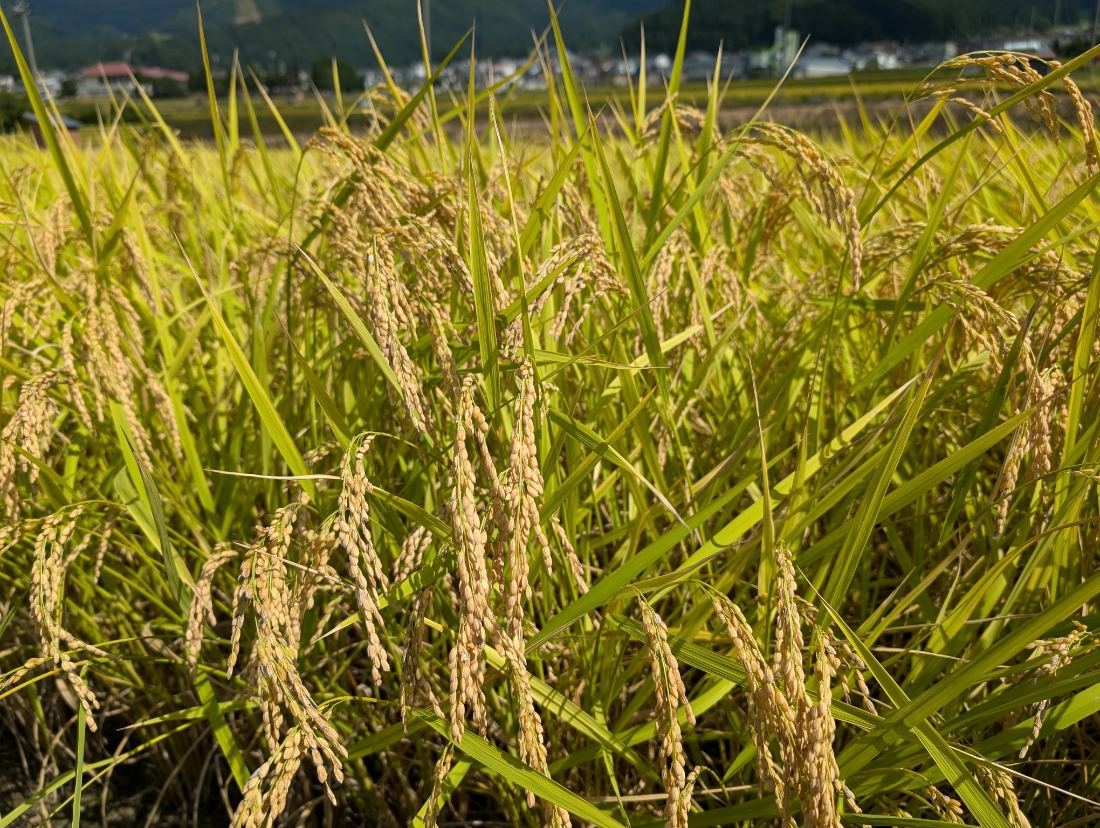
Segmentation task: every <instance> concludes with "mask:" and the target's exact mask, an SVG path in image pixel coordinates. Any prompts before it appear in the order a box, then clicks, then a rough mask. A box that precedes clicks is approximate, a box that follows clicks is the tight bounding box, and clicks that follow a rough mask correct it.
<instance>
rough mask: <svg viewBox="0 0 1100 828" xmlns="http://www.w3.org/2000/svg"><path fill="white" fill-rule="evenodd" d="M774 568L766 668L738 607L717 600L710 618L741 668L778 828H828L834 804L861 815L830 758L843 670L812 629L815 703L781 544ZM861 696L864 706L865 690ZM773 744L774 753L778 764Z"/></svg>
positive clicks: (791, 573)
mask: <svg viewBox="0 0 1100 828" xmlns="http://www.w3.org/2000/svg"><path fill="white" fill-rule="evenodd" d="M776 563H777V566H778V572H777V575H776V579H775V651H774V661H773V663H772V664H771V665H769V664H768V663H767V660H766V658H765V655H764V652H763V650H762V649H761V647H760V644H759V643H758V642H757V639H756V635H755V634H754V632H753V628H752V626H751V625H750V624H749V622H748V619H746V618H745V615H744V613H743V612H742V611H741V609H740V607H739V606H738V605H737V604H735V603H734V602H732V601H731V600H730V599H729V598H727V597H726V596H724V595H720V594H715V595H714V597H713V604H714V611H715V615H716V616H717V618H718V619H720V620H721V621H722V623H724V625H725V627H726V631H727V633H728V634H729V637H730V640H731V641H732V642H733V647H734V652H735V653H736V654H737V658H738V660H739V661H740V662H741V663H742V664H743V665H744V667H745V675H746V678H747V680H748V704H749V715H748V723H749V729H750V731H751V733H752V738H753V742H754V743H755V745H756V762H757V767H758V769H759V776H760V780H761V783H762V784H763V785H764V786H765V787H768V788H770V789H772V790H773V791H774V792H775V798H776V802H777V804H778V806H779V813H780V817H781V819H782V821H783V824H784V826H791V827H792V828H793V826H796V825H807V826H828V827H829V828H833V826H839V825H840V824H841V822H840V815H839V811H838V808H837V800H838V797H841V796H843V797H844V798H845V799H847V801H848V805H849V807H850V808H851V809H852V810H853V811H855V812H856V813H858V812H859V810H860V809H859V807H858V805H857V804H856V802H855V797H854V795H853V794H852V792H851V791H850V790H849V789H848V788H847V786H845V785H844V783H843V781H842V780H841V778H840V770H839V768H838V767H837V762H836V755H835V753H834V752H833V738H834V735H835V732H836V722H835V720H834V719H833V714H832V711H831V710H830V706H831V703H832V690H831V688H832V682H833V679H834V678H835V677H836V675H837V672H838V669H839V667H840V665H841V660H840V656H839V655H838V646H837V642H834V641H832V640H831V639H829V638H828V637H827V634H825V633H823V632H822V631H821V630H820V629H816V628H815V630H814V636H813V640H812V644H811V647H810V648H809V649H810V651H811V652H812V653H813V663H814V678H815V679H816V682H815V683H814V685H813V691H814V694H815V695H816V696H817V698H816V699H815V698H813V697H812V696H811V695H810V690H809V688H808V684H807V676H806V672H805V668H804V667H803V658H804V651H805V650H807V647H806V643H805V640H804V638H803V634H802V624H803V618H802V616H803V615H804V611H803V610H802V609H800V604H799V601H798V596H797V592H796V580H795V570H794V563H793V561H792V559H791V553H790V551H789V550H788V549H786V547H784V546H782V545H780V546H779V547H777V549H776ZM857 666H861V665H857ZM861 690H862V691H863V692H864V697H865V698H866V699H868V701H869V700H870V695H869V693H867V688H866V685H862V687H861ZM872 706H873V705H872ZM773 744H775V745H777V746H778V751H779V755H778V757H776V755H775V754H774V752H773V747H772V745H773ZM796 804H797V807H796ZM799 809H800V812H799ZM796 814H797V815H798V816H797V818H796Z"/></svg>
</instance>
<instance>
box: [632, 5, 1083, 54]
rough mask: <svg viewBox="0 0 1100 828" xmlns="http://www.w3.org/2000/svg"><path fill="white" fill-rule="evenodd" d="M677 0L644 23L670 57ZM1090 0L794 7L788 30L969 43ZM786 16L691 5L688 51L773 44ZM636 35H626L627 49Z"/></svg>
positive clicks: (1042, 21)
mask: <svg viewBox="0 0 1100 828" xmlns="http://www.w3.org/2000/svg"><path fill="white" fill-rule="evenodd" d="M683 7H684V4H683V2H682V0H678V2H674V3H671V4H669V5H667V6H665V7H663V8H661V9H658V10H656V11H654V12H651V13H650V14H648V15H646V16H645V17H644V18H643V22H644V24H645V32H646V42H647V43H648V44H649V45H651V46H652V47H653V48H654V49H658V50H666V51H667V50H671V49H672V48H673V47H674V45H675V42H676V37H677V35H678V32H679V26H680V19H681V16H682V14H683ZM1094 10H1095V4H1094V2H1093V0H891V2H882V0H793V2H792V3H791V5H790V11H791V26H792V28H794V29H797V30H798V31H800V32H802V33H805V34H809V35H811V36H812V38H813V39H814V40H817V41H825V42H829V43H836V44H839V45H849V44H854V43H860V42H863V41H868V40H880V39H891V40H902V41H921V40H934V39H942V38H966V37H970V36H973V35H977V34H985V33H989V32H993V31H998V30H1020V29H1044V28H1047V27H1049V26H1051V25H1053V24H1054V23H1055V22H1056V18H1057V22H1058V23H1067V24H1068V23H1075V22H1077V21H1079V20H1082V19H1091V16H1092V14H1093V12H1094ZM786 13H787V2H786V0H763V1H762V0H694V2H693V3H692V14H691V18H692V25H691V29H690V30H689V42H690V45H691V46H692V47H693V48H698V49H712V48H714V47H716V46H717V45H718V43H719V42H722V43H724V44H725V45H726V46H727V48H734V49H736V48H745V47H749V46H755V45H761V44H764V43H768V42H770V41H771V39H772V36H773V32H774V29H775V26H776V25H778V24H780V23H782V22H783V21H784V18H785V16H786ZM638 32H639V27H638V25H636V24H633V23H632V24H631V25H629V26H627V27H625V28H624V29H623V32H622V35H623V38H624V39H625V40H626V41H627V43H630V44H634V43H636V42H637V41H638Z"/></svg>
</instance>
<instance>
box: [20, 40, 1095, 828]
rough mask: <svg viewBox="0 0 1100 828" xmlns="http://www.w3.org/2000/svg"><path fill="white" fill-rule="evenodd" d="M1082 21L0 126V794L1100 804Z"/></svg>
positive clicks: (1089, 148)
mask: <svg viewBox="0 0 1100 828" xmlns="http://www.w3.org/2000/svg"><path fill="white" fill-rule="evenodd" d="M9 35H10V32H9ZM1095 51H1097V50H1094V52H1095ZM561 52H562V53H563V54H564V49H562V50H561ZM680 57H681V58H682V50H681V56H680ZM1093 57H1094V54H1092V53H1090V54H1086V55H1084V56H1082V57H1081V58H1079V59H1076V60H1074V61H1070V62H1068V63H1067V64H1066V65H1064V66H1055V67H1050V68H1051V71H1049V72H1047V73H1046V74H1042V75H1040V74H1039V73H1038V72H1036V71H1035V70H1034V69H1033V68H1032V67H1031V66H1030V64H1028V63H1027V62H1026V61H1024V60H1022V59H1017V58H1016V57H1014V56H985V57H970V58H964V59H961V60H960V61H959V62H958V63H957V64H956V65H955V66H953V67H950V68H951V69H952V70H953V71H954V72H955V74H957V75H959V78H960V79H959V82H958V84H956V85H953V86H947V85H945V82H944V81H942V78H943V75H942V74H940V75H937V84H938V85H937V86H936V87H935V88H926V89H915V90H914V94H915V95H916V96H919V97H924V98H928V97H932V98H933V99H934V105H933V106H932V107H931V108H930V109H929V108H928V107H925V108H924V109H923V110H922V112H926V113H927V114H922V115H921V116H920V117H919V119H917V118H914V119H913V120H909V119H906V118H901V119H898V120H896V121H891V122H887V121H881V120H872V119H871V118H869V117H868V118H864V119H862V120H861V121H860V122H857V123H851V124H845V125H844V126H843V128H842V130H841V131H840V133H839V134H838V135H835V136H832V137H828V138H820V140H815V139H813V138H811V137H810V136H807V135H803V134H799V133H797V132H794V131H792V130H790V129H787V128H785V127H782V126H779V125H777V124H774V123H770V122H768V121H767V120H766V109H765V110H764V112H763V113H762V117H761V118H760V119H758V120H756V121H755V122H753V123H751V124H749V125H747V126H745V127H743V128H738V129H735V130H732V131H725V130H722V129H720V128H719V126H718V112H719V110H720V109H721V106H722V102H723V100H722V89H721V88H720V87H717V86H714V87H712V88H710V90H709V97H708V99H707V102H706V106H705V108H699V109H696V108H692V107H689V106H687V105H686V104H683V103H681V102H678V100H677V87H678V73H677V72H675V71H674V72H673V75H672V77H671V79H670V83H669V87H668V90H667V94H663V95H662V96H660V97H659V98H655V97H654V93H653V90H649V91H648V92H647V90H646V86H645V83H644V81H643V82H642V83H640V84H639V85H638V87H636V88H635V89H633V90H631V95H630V99H629V105H628V106H621V107H619V106H615V107H612V108H610V109H605V110H603V111H601V112H600V113H593V112H591V111H590V110H589V109H588V108H587V107H586V102H585V99H584V95H583V90H581V89H580V88H579V87H578V86H577V85H576V84H575V83H574V81H573V79H572V77H571V75H570V73H569V70H568V64H566V65H565V66H564V67H563V71H562V73H561V75H559V76H557V77H556V79H555V82H554V85H553V86H552V87H551V89H550V90H549V92H548V98H547V106H546V109H545V112H544V128H543V131H542V133H541V135H539V136H537V137H532V136H531V135H530V134H525V135H523V136H516V135H513V134H510V133H509V131H508V130H507V129H506V128H505V127H503V126H502V121H501V119H500V118H499V117H498V114H497V108H496V104H495V100H494V92H493V90H488V91H475V90H473V89H472V88H471V89H470V91H469V93H468V94H467V95H465V96H450V95H448V96H444V95H443V94H442V93H440V94H438V95H437V94H436V93H435V92H433V91H432V89H431V88H430V86H429V87H425V89H423V90H421V91H420V92H419V93H417V94H415V95H413V96H411V97H410V96H409V95H408V94H406V93H403V92H401V91H400V90H399V89H397V88H396V87H388V88H381V89H379V90H376V91H375V92H373V93H372V101H373V102H374V105H375V112H376V115H377V117H376V118H375V119H374V121H373V124H372V128H371V130H370V131H369V132H368V133H366V134H362V133H357V134H353V133H352V132H350V131H349V130H348V129H347V128H346V119H345V115H346V113H348V112H351V111H353V110H355V109H356V105H357V102H352V101H346V102H345V101H340V100H338V101H337V102H336V104H335V106H334V107H332V108H331V109H330V110H329V111H328V112H327V119H328V121H329V126H327V127H326V128H325V129H324V130H322V131H321V132H320V133H318V134H317V135H316V136H315V137H313V138H312V139H310V140H309V141H308V142H304V143H299V142H298V140H296V138H295V136H294V135H293V134H292V133H291V132H290V131H289V130H288V131H287V133H286V135H285V136H282V140H280V141H279V142H277V143H276V142H274V141H271V140H268V139H265V137H264V135H263V134H262V133H261V132H260V131H259V130H258V129H256V130H254V129H253V126H254V125H255V124H256V123H257V114H256V113H257V112H258V111H260V110H263V111H264V112H265V113H266V114H265V117H275V118H276V120H277V118H278V110H277V108H275V107H274V106H273V105H271V104H270V102H269V101H267V100H265V98H264V95H263V92H262V90H257V89H254V88H252V87H251V86H250V85H249V84H248V83H247V81H246V78H245V77H244V76H241V75H237V76H235V77H234V83H235V87H236V88H235V94H234V95H232V96H231V97H230V98H229V102H228V103H226V102H225V101H222V102H221V103H220V104H219V102H217V101H216V100H214V99H213V98H212V99H211V119H212V120H211V122H212V124H214V125H215V128H214V134H215V140H214V141H212V142H210V143H208V144H184V143H181V142H180V140H179V139H178V138H177V137H176V136H175V135H174V133H173V132H172V131H171V130H170V129H169V128H168V127H167V125H166V124H164V123H163V122H159V121H158V120H157V115H156V110H155V109H151V110H147V111H149V112H151V113H152V114H151V116H150V120H149V123H148V125H147V126H146V128H143V129H134V128H132V127H130V126H128V125H124V124H123V123H122V118H121V116H120V117H119V118H118V119H116V120H114V121H106V122H104V123H103V124H102V125H101V126H100V127H99V129H98V130H96V131H95V134H94V135H85V136H84V138H83V140H82V142H81V145H80V146H76V145H75V144H74V143H73V142H72V141H71V139H70V138H69V136H67V135H64V134H55V133H52V132H49V131H47V136H46V139H47V140H46V147H45V149H39V148H37V147H35V146H34V144H33V143H32V142H31V140H30V139H29V138H26V137H24V138H6V139H3V147H2V151H0V204H2V210H0V251H2V255H3V260H4V269H5V277H4V279H3V280H2V281H0V510H2V514H3V519H2V521H0V577H2V581H0V583H2V584H3V586H2V588H0V745H2V746H3V747H2V753H3V754H4V756H3V763H4V764H3V768H2V770H3V773H4V776H5V777H7V779H6V784H5V786H4V787H0V826H7V825H45V824H51V823H57V824H61V823H65V824H71V825H78V824H80V823H81V822H82V821H83V822H84V823H86V824H112V825H115V824H136V825H141V824H145V825H176V824H178V825H225V824H232V825H234V826H242V827H243V826H265V825H269V824H278V825H350V824H370V825H380V826H396V825H418V826H419V825H424V826H431V825H441V826H445V825H472V824H479V825H504V824H508V825H532V826H534V825H554V826H564V825H597V826H634V827H635V828H644V827H645V826H654V825H661V824H665V825H669V826H673V828H681V826H691V827H692V828H695V826H755V825H780V826H838V825H842V824H843V825H852V826H859V825H870V826H880V825H896V826H940V825H977V826H983V827H985V826H989V827H991V828H1004V827H1005V826H1012V827H1013V828H1019V827H1020V826H1027V825H1033V826H1053V825H1059V826H1073V825H1082V826H1083V825H1089V824H1094V823H1095V822H1096V820H1097V819H1098V817H1100V782H1098V781H1097V770H1098V768H1097V757H1098V756H1100V752H1098V749H1097V743H1098V741H1100V724H1098V721H1100V719H1098V718H1097V712H1098V711H1100V647H1098V646H1097V643H1098V635H1097V630H1098V628H1100V618H1098V615H1097V598H1098V596H1100V574H1098V572H1097V549H1098V542H1100V513H1098V506H1100V503H1098V491H1100V487H1098V484H1100V434H1098V429H1100V417H1098V414H1100V346H1098V343H1100V339H1098V337H1097V313H1098V308H1100V250H1098V239H1100V234H1098V233H1097V229H1098V226H1100V202H1098V201H1097V198H1096V187H1097V184H1098V182H1100V164H1098V154H1097V153H1098V144H1097V139H1096V135H1095V132H1094V126H1093V104H1092V102H1091V101H1090V100H1088V99H1087V98H1086V97H1085V96H1083V95H1082V94H1081V93H1080V91H1079V89H1078V87H1077V86H1076V85H1075V84H1074V82H1073V81H1072V73H1073V72H1074V71H1075V70H1078V69H1079V68H1080V67H1082V66H1084V65H1086V64H1087V62H1088V61H1089V60H1091V59H1092V58H1093ZM542 59H544V60H547V59H548V58H547V56H546V55H543V56H542ZM677 65H678V64H677ZM975 67H977V68H978V69H980V70H981V71H982V72H983V73H984V75H983V77H977V78H975V77H972V75H973V73H974V71H975ZM24 70H25V71H26V68H25V67H24ZM964 73H965V75H966V77H963V74H964ZM948 76H950V73H948ZM983 84H988V86H983ZM964 86H965V87H966V91H967V92H968V94H966V95H964V94H963V87H964ZM981 89H988V90H990V91H989V93H988V96H987V97H986V98H985V99H984V100H983V99H981V98H980V90H981ZM994 90H1000V91H994ZM976 92H977V93H978V94H979V98H978V100H982V101H983V102H982V103H980V104H979V103H975V93H976ZM236 93H239V94H236ZM33 103H34V105H35V107H36V109H37V110H38V111H39V114H40V120H42V121H44V122H46V121H47V117H46V116H47V113H48V109H49V103H48V102H44V101H41V100H40V99H37V98H35V99H34V100H33ZM1066 103H1068V104H1069V107H1068V110H1067V109H1066V106H1064V104H1066ZM124 105H126V104H125V103H124V102H119V106H120V107H121V106H124ZM1067 111H1068V113H1069V114H1068V115H1066V114H1065V112H1067ZM1021 114H1022V115H1023V117H1022V118H1021V117H1019V116H1020V115H1021ZM1029 115H1030V116H1031V117H1029ZM609 126H611V127H613V128H609Z"/></svg>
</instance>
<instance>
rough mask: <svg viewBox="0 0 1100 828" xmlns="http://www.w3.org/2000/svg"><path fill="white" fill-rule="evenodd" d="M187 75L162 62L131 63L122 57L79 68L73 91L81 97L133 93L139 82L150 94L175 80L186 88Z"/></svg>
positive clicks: (174, 82)
mask: <svg viewBox="0 0 1100 828" xmlns="http://www.w3.org/2000/svg"><path fill="white" fill-rule="evenodd" d="M187 80H188V75H187V73H186V72H182V71H180V70H178V69H165V68H164V67H162V66H137V67H134V66H131V65H130V64H128V63H125V62H123V61H111V62H109V63H97V64H95V65H94V66H89V67H87V68H85V69H82V70H81V71H80V75H79V76H78V77H77V81H76V94H77V96H78V97H81V98H105V97H108V96H109V95H118V94H126V95H132V94H134V93H136V92H137V85H138V83H140V84H141V85H142V87H143V88H144V89H145V91H146V92H147V93H148V94H150V95H152V94H153V91H154V89H155V88H156V87H157V86H158V85H160V84H161V83H165V82H167V83H171V84H177V85H179V86H181V87H184V88H186V86H187Z"/></svg>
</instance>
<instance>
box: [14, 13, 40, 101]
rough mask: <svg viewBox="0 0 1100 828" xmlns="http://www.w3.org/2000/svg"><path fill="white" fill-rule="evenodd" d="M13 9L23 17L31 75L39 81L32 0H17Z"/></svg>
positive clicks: (24, 37)
mask: <svg viewBox="0 0 1100 828" xmlns="http://www.w3.org/2000/svg"><path fill="white" fill-rule="evenodd" d="M12 11H13V12H15V13H16V14H17V15H19V16H20V17H22V18H23V41H24V42H25V44H26V49H27V62H28V63H30V65H31V77H33V78H34V80H35V83H37V82H38V61H36V60H35V59H34V41H33V40H31V21H30V17H31V4H30V0H16V2H15V5H14V6H12Z"/></svg>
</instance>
